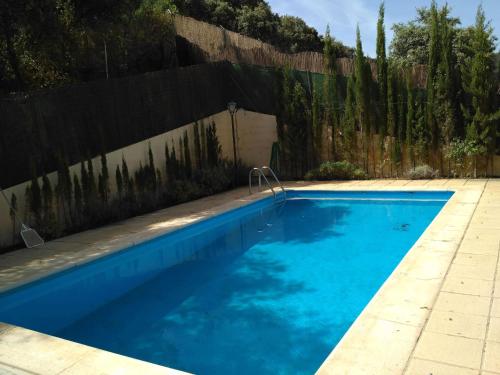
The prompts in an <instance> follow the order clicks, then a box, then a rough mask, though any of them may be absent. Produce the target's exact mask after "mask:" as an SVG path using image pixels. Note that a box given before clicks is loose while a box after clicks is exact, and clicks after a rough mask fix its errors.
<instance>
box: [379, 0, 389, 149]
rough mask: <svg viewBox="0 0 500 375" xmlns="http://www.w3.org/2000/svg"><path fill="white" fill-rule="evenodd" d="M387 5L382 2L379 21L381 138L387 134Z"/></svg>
mask: <svg viewBox="0 0 500 375" xmlns="http://www.w3.org/2000/svg"><path fill="white" fill-rule="evenodd" d="M384 13H385V6H384V3H383V2H382V3H381V4H380V8H379V16H378V22H377V83H378V103H379V122H378V123H379V125H378V127H379V133H380V135H381V136H382V137H381V139H382V140H383V137H384V136H385V135H386V134H387V121H388V120H387V105H388V104H387V91H388V87H387V85H388V77H387V70H388V67H387V58H386V50H385V26H384ZM382 143H383V142H382Z"/></svg>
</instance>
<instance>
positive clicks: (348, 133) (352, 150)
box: [343, 76, 357, 162]
mask: <svg viewBox="0 0 500 375" xmlns="http://www.w3.org/2000/svg"><path fill="white" fill-rule="evenodd" d="M343 134H344V149H345V152H344V154H345V155H346V157H347V159H348V160H349V161H351V162H355V161H356V160H355V156H356V154H357V152H356V151H357V139H356V100H355V93H354V79H353V77H352V76H350V77H348V78H347V93H346V99H345V105H344V118H343Z"/></svg>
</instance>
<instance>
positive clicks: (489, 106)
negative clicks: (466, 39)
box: [464, 6, 500, 157]
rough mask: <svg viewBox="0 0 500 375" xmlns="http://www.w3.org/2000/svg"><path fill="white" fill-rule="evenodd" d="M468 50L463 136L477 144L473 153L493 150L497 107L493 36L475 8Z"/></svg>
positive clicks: (495, 135)
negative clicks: (466, 104) (465, 135)
mask: <svg viewBox="0 0 500 375" xmlns="http://www.w3.org/2000/svg"><path fill="white" fill-rule="evenodd" d="M472 49H473V52H474V55H473V57H472V59H471V61H470V63H469V64H468V66H466V67H465V69H464V71H465V74H464V76H465V79H464V90H465V92H466V93H467V95H468V96H469V98H470V102H471V106H470V108H467V107H464V115H465V117H466V119H467V123H468V125H467V138H468V140H469V142H470V143H475V145H476V146H477V147H476V148H475V152H474V153H473V154H474V156H475V157H476V156H477V155H480V154H482V153H489V154H490V155H491V154H493V153H494V152H495V145H496V137H497V133H498V126H499V119H500V110H499V109H498V108H495V106H494V104H495V97H494V95H495V90H496V89H497V88H496V87H495V85H494V83H495V76H494V64H495V60H494V49H495V43H494V37H493V29H492V27H491V25H490V24H489V22H487V21H486V17H485V15H484V11H483V9H482V7H481V6H479V7H478V10H477V14H476V24H475V26H474V32H473V40H472Z"/></svg>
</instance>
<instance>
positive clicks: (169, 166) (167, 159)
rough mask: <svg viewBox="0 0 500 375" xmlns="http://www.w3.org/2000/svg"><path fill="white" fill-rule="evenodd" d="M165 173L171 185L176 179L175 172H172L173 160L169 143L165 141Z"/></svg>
mask: <svg viewBox="0 0 500 375" xmlns="http://www.w3.org/2000/svg"><path fill="white" fill-rule="evenodd" d="M165 172H166V173H165V175H166V178H167V184H170V183H171V182H172V181H174V179H175V172H174V171H173V170H172V160H171V159H170V150H169V149H168V141H165Z"/></svg>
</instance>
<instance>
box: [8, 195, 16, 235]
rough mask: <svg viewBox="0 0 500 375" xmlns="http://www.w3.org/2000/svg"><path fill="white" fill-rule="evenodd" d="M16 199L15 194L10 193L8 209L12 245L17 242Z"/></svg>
mask: <svg viewBox="0 0 500 375" xmlns="http://www.w3.org/2000/svg"><path fill="white" fill-rule="evenodd" d="M16 211H17V197H16V194H14V193H12V195H11V196H10V208H9V216H10V220H11V222H12V244H15V243H16V242H17V217H16Z"/></svg>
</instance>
